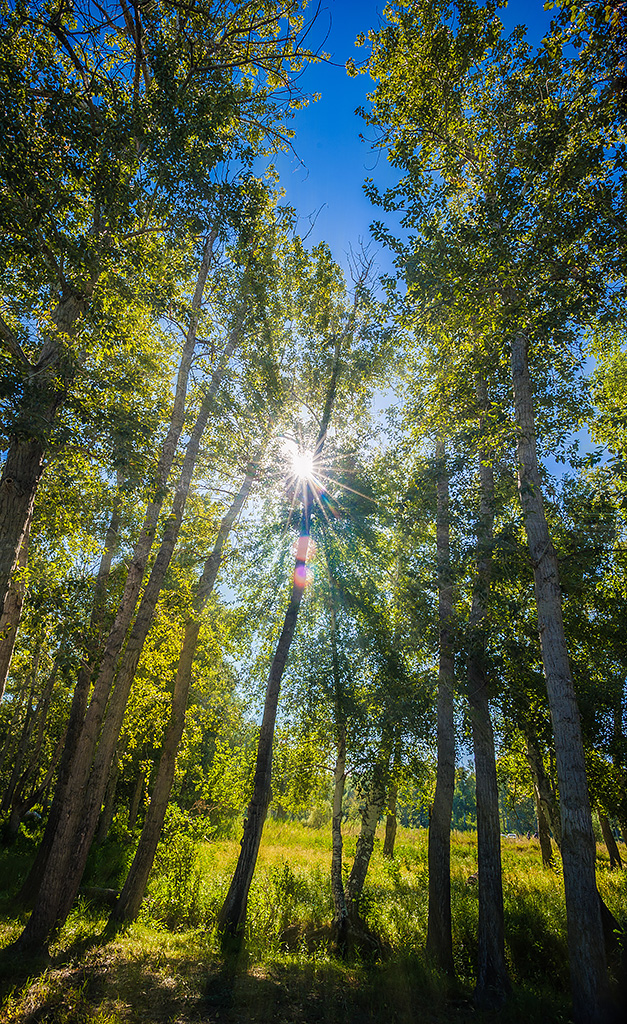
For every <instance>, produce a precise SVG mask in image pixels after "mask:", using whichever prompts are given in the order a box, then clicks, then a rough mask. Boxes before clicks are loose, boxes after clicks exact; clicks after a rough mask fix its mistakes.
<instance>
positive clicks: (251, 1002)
mask: <svg viewBox="0 0 627 1024" xmlns="http://www.w3.org/2000/svg"><path fill="white" fill-rule="evenodd" d="M355 841H356V832H353V834H351V832H350V831H348V834H347V835H346V836H345V848H344V852H345V860H346V862H347V864H348V865H350V863H351V858H352V855H353V853H354V848H355ZM21 842H22V845H21V846H20V847H18V848H17V849H16V848H13V849H12V850H11V851H8V852H7V851H4V852H2V853H0V879H2V880H3V882H4V884H5V885H6V887H7V888H6V889H5V891H4V896H3V901H2V903H1V904H0V910H1V911H2V913H1V919H0V945H2V946H5V945H7V944H8V943H9V942H10V941H11V940H12V939H13V938H15V937H16V936H17V935H18V934H19V931H20V928H21V925H22V923H23V918H20V917H18V916H15V912H13V913H12V911H11V902H10V894H11V891H12V890H14V889H15V887H16V886H17V884H18V882H19V879H20V877H21V876H23V874H24V872H25V871H26V870H27V868H28V863H29V859H30V856H31V855H32V850H31V848H30V847H29V846H28V845H27V843H26V841H25V840H23V841H21ZM426 842H427V833H426V831H425V830H410V829H402V828H399V832H398V838H397V844H396V851H395V857H394V860H393V861H386V860H384V859H383V858H382V856H381V853H380V849H381V845H382V840H381V839H378V840H377V845H376V848H375V853H374V855H373V859H372V862H371V867H370V872H369V875H368V880H367V884H366V892H365V906H366V911H365V913H366V919H367V923H368V925H369V927H370V929H371V930H372V931H374V932H376V933H377V935H378V936H379V938H380V939H381V948H380V950H379V951H378V952H377V953H376V954H375V953H373V954H372V955H369V956H366V955H363V956H362V957H361V958H360V959H357V960H354V961H352V962H350V963H342V962H340V961H338V960H337V959H335V958H334V957H332V956H331V955H330V953H329V951H328V934H329V933H328V925H329V922H330V919H331V895H330V887H329V861H330V835H329V830H328V829H324V830H314V829H309V828H305V827H304V826H302V825H296V824H280V823H278V822H274V821H269V822H268V823H267V825H266V830H265V835H264V841H263V844H262V848H261V852H260V860H259V864H258V869H257V873H256V877H255V881H254V883H253V888H252V891H251V896H250V903H249V915H248V925H247V933H246V944H245V948H244V951H243V952H242V953H241V954H240V955H239V957H237V958H232V959H228V958H227V959H225V958H224V957H223V956H222V955H221V953H220V949H219V945H218V942H217V939H216V936H215V932H214V924H215V919H216V914H217V911H218V909H219V907H220V905H221V901H222V899H223V898H224V895H225V892H226V887H227V885H228V881H229V878H230V874H231V872H232V870H233V868H234V865H235V860H236V857H237V852H238V848H239V847H238V841H237V839H233V840H220V841H216V842H202V841H201V842H199V843H196V842H194V840H193V839H192V838H190V837H189V836H188V835H186V834H185V833H181V834H176V835H170V836H169V837H168V840H167V842H164V843H163V844H162V846H161V847H160V850H159V853H158V859H157V863H156V867H155V870H154V871H153V875H152V877H151V880H150V883H149V890H148V893H147V896H146V899H145V901H144V904H143V907H142V912H141V916H140V920H139V921H138V922H137V923H136V924H134V925H133V926H131V927H130V928H129V929H128V930H127V931H125V932H123V933H119V934H118V935H117V936H116V937H115V938H113V939H106V938H105V937H104V936H103V931H104V928H105V924H106V919H107V912H106V910H105V909H103V908H102V907H98V906H97V905H96V904H95V903H93V902H92V903H90V902H88V901H86V900H85V899H79V901H78V902H77V905H76V907H75V909H74V911H73V912H72V914H71V916H70V918H69V919H68V921H67V923H66V925H65V926H64V928H63V929H62V931H61V933H60V934H59V936H58V937H57V939H56V941H55V943H54V944H53V945H52V947H51V956H50V960H49V962H47V963H46V964H39V965H32V964H31V965H26V964H16V963H4V964H3V965H2V977H1V979H0V983H1V985H2V1009H1V1010H0V1020H1V1021H2V1022H5V1021H6V1022H9V1021H10V1022H12V1024H13V1022H15V1024H17V1022H20V1024H48V1022H50V1024H53V1022H54V1024H122V1022H138V1024H139V1022H148V1021H155V1022H157V1021H159V1022H161V1021H163V1022H170V1024H188V1022H189V1024H192V1022H199V1021H206V1022H213V1021H216V1022H218V1021H224V1022H227V1024H253V1022H254V1024H257V1022H259V1024H266V1022H267V1024H269V1022H276V1024H282V1022H285V1024H288V1022H303V1024H309V1022H313V1021H325V1022H329V1024H331V1022H333V1024H335V1022H338V1024H339V1022H340V1021H341V1022H351V1024H352V1022H355V1024H357V1022H362V1021H368V1022H369V1021H372V1022H381V1024H392V1022H399V1024H400V1022H403V1024H404V1022H408V1024H409V1022H410V1021H411V1022H412V1024H416V1022H418V1024H422V1022H424V1024H462V1022H467V1021H468V1022H469V1021H476V1022H483V1021H486V1022H487V1021H497V1020H498V1021H506V1022H509V1021H511V1022H512V1024H516V1022H519V1021H520V1022H521V1024H522V1022H524V1024H530V1022H532V1024H534V1022H536V1021H537V1022H538V1024H545V1022H546V1024H552V1022H555V1024H557V1022H566V1021H568V1020H569V991H568V987H569V986H568V967H567V956H566V939H565V913H564V907H563V888H562V883H561V879H560V876H559V873H558V872H557V871H547V870H545V869H543V868H542V864H541V858H540V850H539V845H538V842H537V841H535V840H530V841H528V840H526V839H521V840H512V839H503V840H502V847H503V881H504V894H505V916H506V938H507V956H508V961H509V966H510V971H511V977H512V981H513V984H514V995H513V997H512V1000H511V1003H510V1004H509V1005H508V1007H507V1008H506V1009H505V1010H503V1011H501V1012H500V1013H498V1014H493V1015H491V1014H488V1013H483V1014H482V1013H479V1012H478V1011H476V1010H475V1009H474V1007H473V1004H472V989H473V982H474V978H473V973H474V964H475V959H476V926H477V893H476V886H475V885H473V884H468V881H467V880H468V878H469V876H470V875H472V874H473V873H474V872H475V871H476V836H475V835H474V834H473V833H454V834H453V847H452V850H453V869H452V881H453V931H454V947H455V961H456V971H457V980H456V981H454V982H453V981H451V980H449V979H447V978H445V977H443V976H441V975H439V974H438V973H437V972H436V971H434V970H431V969H430V968H429V966H428V964H427V963H426V962H425V960H424V956H423V949H424V943H425V935H426V920H427V891H428V886H427V865H426V854H427V849H426ZM621 852H622V853H623V852H624V848H621ZM127 859H128V853H127V854H125V853H124V851H123V850H121V849H120V848H119V847H116V846H115V845H114V844H107V846H105V847H104V848H102V850H101V851H100V852H99V854H98V857H97V858H96V859H95V860H94V862H92V865H91V869H90V878H89V882H90V883H91V884H93V885H103V886H104V885H115V884H117V883H118V882H119V877H118V876H119V872H120V871H121V870H122V869H123V865H124V863H125V862H126V861H127ZM626 878H627V876H626V874H625V872H622V871H614V872H610V871H609V869H608V861H607V856H606V851H605V847H602V846H599V849H598V879H599V889H600V891H601V893H602V895H603V897H604V899H605V901H606V903H607V905H608V906H609V908H610V909H611V910H612V912H613V913H614V915H615V916H616V917H617V919H618V920H619V922H620V923H621V925H622V926H623V927H624V926H625V925H627V890H626ZM0 884H2V883H0Z"/></svg>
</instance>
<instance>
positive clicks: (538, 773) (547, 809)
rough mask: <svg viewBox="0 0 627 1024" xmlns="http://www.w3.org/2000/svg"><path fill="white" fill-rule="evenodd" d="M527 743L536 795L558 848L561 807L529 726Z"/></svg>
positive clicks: (560, 842)
mask: <svg viewBox="0 0 627 1024" xmlns="http://www.w3.org/2000/svg"><path fill="white" fill-rule="evenodd" d="M524 732H525V739H526V742H527V761H528V763H529V768H530V770H531V779H532V782H533V789H534V793H536V794H537V799H538V800H539V801H540V803H541V805H542V809H543V811H544V816H545V817H546V819H547V821H548V823H549V826H550V828H551V832H552V833H553V838H554V840H555V842H556V845H557V848H558V849H560V848H561V845H562V823H561V821H560V814H559V807H558V805H557V800H556V799H555V796H554V794H553V791H552V789H551V784H550V782H549V779H548V776H547V774H546V772H545V770H544V759H543V757H542V752H541V750H540V747H539V745H538V741H537V739H536V737H535V736H534V734H533V732H532V730H531V729H530V727H529V726H526V727H525V729H524Z"/></svg>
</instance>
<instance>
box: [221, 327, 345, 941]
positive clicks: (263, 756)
mask: <svg viewBox="0 0 627 1024" xmlns="http://www.w3.org/2000/svg"><path fill="white" fill-rule="evenodd" d="M342 341H343V337H342V336H340V337H339V338H338V339H337V341H336V344H335V354H334V365H333V371H332V374H331V381H330V383H329V387H328V389H327V395H326V400H325V405H324V410H323V413H322V419H321V422H320V431H319V434H318V439H317V442H316V448H315V452H314V460H315V459H317V458H319V457H320V455H321V454H322V449H323V447H324V442H325V440H326V435H327V430H328V428H329V423H330V420H331V414H332V412H333V406H334V404H335V396H336V393H337V382H338V378H339V374H340V352H341V345H342ZM312 486H313V485H310V484H309V483H304V485H303V491H304V494H303V513H302V516H301V524H300V536H299V539H298V545H297V551H296V564H295V566H294V582H293V585H292V593H291V596H290V601H289V604H288V606H287V611H286V613H285V619H284V621H283V629H282V630H281V634H280V636H279V639H278V642H277V646H276V650H275V654H274V658H273V660H272V665H271V666H270V673H269V675H268V682H267V685H266V699H265V704H264V709H263V718H262V721H261V729H260V731H259V743H258V746H257V760H256V764H255V776H254V780H253V793H252V797H251V801H250V803H249V805H248V811H247V815H246V818H245V819H244V835H243V836H242V839H241V843H240V846H241V850H240V854H239V857H238V860H237V865H236V867H235V873H234V875H233V878H232V880H231V884H230V886H229V891H228V893H227V895H226V899H225V901H224V904H223V906H222V910H221V911H220V914H219V917H218V928H219V929H220V931H221V933H222V935H223V936H224V937H225V938H227V937H228V938H231V939H236V940H237V941H240V940H241V935H242V931H243V927H244V923H245V921H246V908H247V904H248V893H249V891H250V885H251V882H252V880H253V874H254V871H255V865H256V863H257V854H258V853H259V844H260V842H261V836H262V833H263V826H264V823H265V820H266V815H267V813H268V805H269V803H270V800H271V798H272V789H271V783H272V745H273V740H274V726H275V722H276V713H277V707H278V703H279V693H280V690H281V680H282V678H283V672H284V671H285V665H286V664H287V657H288V654H289V650H290V646H291V644H292V640H293V638H294V631H295V629H296V622H297V619H298V612H299V609H300V603H301V600H302V596H303V591H304V589H305V580H306V572H307V569H306V563H307V549H308V546H309V534H310V529H311V509H312V504H313V493H312Z"/></svg>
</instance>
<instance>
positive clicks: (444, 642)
mask: <svg viewBox="0 0 627 1024" xmlns="http://www.w3.org/2000/svg"><path fill="white" fill-rule="evenodd" d="M436 458H437V459H438V461H439V463H440V472H439V474H438V481H437V518H436V558H437V572H438V617H439V629H440V653H439V670H438V707H437V746H438V755H437V756H438V763H437V775H436V784H435V795H434V799H433V807H432V809H431V815H430V818H429V850H428V864H429V912H428V922H427V953H428V954H429V956H430V957H431V958H432V959H433V960H434V961H435V963H436V964H437V965H438V966H439V967H440V969H441V970H443V971H446V972H447V973H448V974H453V973H454V967H453V937H452V926H451V817H452V813H453V793H454V790H455V728H454V688H455V655H454V651H453V582H452V578H451V556H450V524H449V490H448V472H447V469H446V463H445V459H446V453H445V450H444V444H443V442H442V441H438V442H437V445H436Z"/></svg>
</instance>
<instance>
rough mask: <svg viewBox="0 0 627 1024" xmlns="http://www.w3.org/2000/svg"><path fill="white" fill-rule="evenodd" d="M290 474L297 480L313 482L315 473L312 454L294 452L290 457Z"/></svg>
mask: <svg viewBox="0 0 627 1024" xmlns="http://www.w3.org/2000/svg"><path fill="white" fill-rule="evenodd" d="M291 461H292V473H293V474H294V476H295V477H296V478H297V480H303V481H307V480H313V477H314V473H315V465H314V453H313V452H309V451H300V450H296V451H294V452H293V453H292V455H291Z"/></svg>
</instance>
